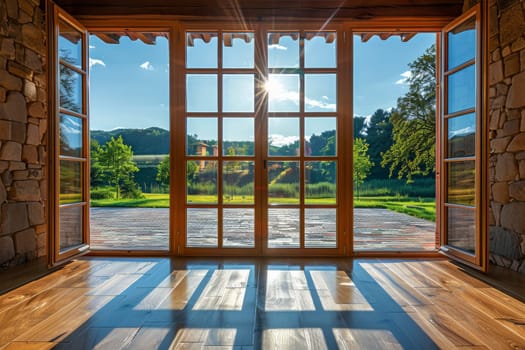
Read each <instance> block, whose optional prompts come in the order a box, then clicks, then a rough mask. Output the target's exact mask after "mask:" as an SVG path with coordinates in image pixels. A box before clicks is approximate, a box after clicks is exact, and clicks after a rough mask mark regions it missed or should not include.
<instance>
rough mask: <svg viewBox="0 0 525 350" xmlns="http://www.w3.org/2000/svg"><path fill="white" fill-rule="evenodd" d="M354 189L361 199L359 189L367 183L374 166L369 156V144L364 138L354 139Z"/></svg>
mask: <svg viewBox="0 0 525 350" xmlns="http://www.w3.org/2000/svg"><path fill="white" fill-rule="evenodd" d="M353 155H354V172H353V175H354V189H356V193H357V198H359V189H360V187H361V185H362V184H363V183H364V182H365V180H366V178H367V176H368V174H370V169H371V168H372V166H373V165H374V164H373V163H372V162H371V161H370V156H369V155H368V144H367V143H366V141H365V140H364V139H362V138H357V139H354V152H353Z"/></svg>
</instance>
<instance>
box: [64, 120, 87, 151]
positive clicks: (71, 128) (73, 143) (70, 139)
mask: <svg viewBox="0 0 525 350" xmlns="http://www.w3.org/2000/svg"><path fill="white" fill-rule="evenodd" d="M60 154H61V155H63V156H71V157H82V119H81V118H77V117H72V116H69V115H66V114H60Z"/></svg>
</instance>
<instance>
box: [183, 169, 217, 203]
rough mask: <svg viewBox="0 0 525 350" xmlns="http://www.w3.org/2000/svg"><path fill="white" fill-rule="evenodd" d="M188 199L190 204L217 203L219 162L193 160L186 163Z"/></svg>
mask: <svg viewBox="0 0 525 350" xmlns="http://www.w3.org/2000/svg"><path fill="white" fill-rule="evenodd" d="M186 184H187V187H186V190H187V196H186V200H187V202H188V203H189V204H209V203H212V204H213V203H217V198H218V197H217V162H216V161H208V160H191V161H188V162H187V163H186Z"/></svg>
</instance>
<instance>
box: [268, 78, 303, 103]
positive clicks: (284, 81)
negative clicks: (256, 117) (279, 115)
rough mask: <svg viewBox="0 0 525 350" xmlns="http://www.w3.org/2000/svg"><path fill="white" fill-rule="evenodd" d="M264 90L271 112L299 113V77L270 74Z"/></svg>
mask: <svg viewBox="0 0 525 350" xmlns="http://www.w3.org/2000/svg"><path fill="white" fill-rule="evenodd" d="M264 89H265V90H266V93H267V94H268V111H269V112H299V75H297V74H270V76H269V78H268V81H267V82H266V83H265V85H264Z"/></svg>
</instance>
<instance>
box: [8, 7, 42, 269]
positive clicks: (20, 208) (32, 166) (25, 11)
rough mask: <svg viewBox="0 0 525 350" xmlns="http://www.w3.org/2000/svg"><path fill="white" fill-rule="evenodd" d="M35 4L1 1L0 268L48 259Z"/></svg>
mask: <svg viewBox="0 0 525 350" xmlns="http://www.w3.org/2000/svg"><path fill="white" fill-rule="evenodd" d="M39 5H40V1H39V0H1V1H0V267H6V266H12V265H17V264H22V263H24V262H27V261H29V260H32V259H35V258H37V257H41V256H44V255H46V254H47V250H46V240H47V228H46V219H45V212H44V209H45V202H46V196H47V195H46V188H47V184H46V180H45V177H44V171H45V167H44V164H45V158H46V148H45V144H46V141H45V140H46V137H45V135H46V132H47V113H46V106H47V102H46V101H47V88H46V84H47V83H46V80H47V78H46V72H45V69H44V64H45V56H46V47H45V38H46V32H45V20H44V14H43V10H42V9H41V8H40V7H39Z"/></svg>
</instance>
